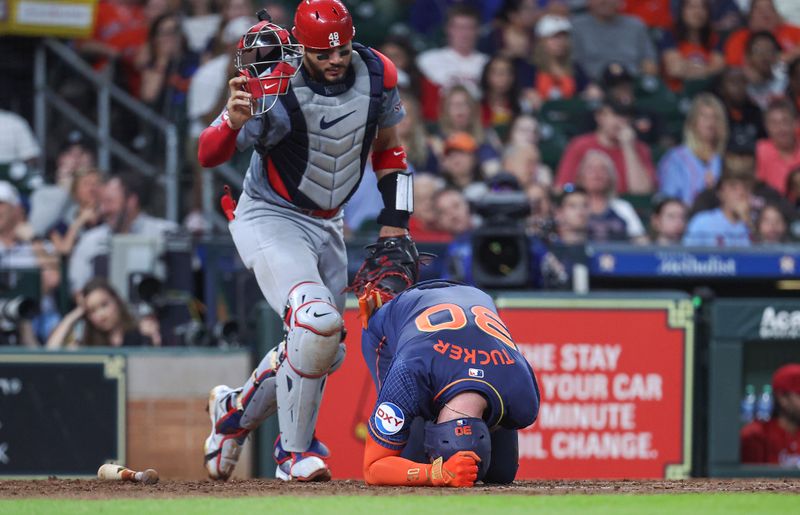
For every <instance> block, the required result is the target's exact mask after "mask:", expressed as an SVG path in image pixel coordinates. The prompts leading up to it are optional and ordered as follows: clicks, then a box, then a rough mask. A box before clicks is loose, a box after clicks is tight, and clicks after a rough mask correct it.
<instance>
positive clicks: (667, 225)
mask: <svg viewBox="0 0 800 515" xmlns="http://www.w3.org/2000/svg"><path fill="white" fill-rule="evenodd" d="M687 211H688V210H687V208H686V204H684V203H683V202H681V200H680V199H677V198H674V197H666V198H662V199H661V200H659V201H658V203H656V206H655V208H654V209H653V213H652V214H651V215H650V229H651V232H652V235H651V238H652V241H653V244H654V245H661V246H664V245H680V244H681V239H682V238H683V232H684V231H685V230H686V214H687Z"/></svg>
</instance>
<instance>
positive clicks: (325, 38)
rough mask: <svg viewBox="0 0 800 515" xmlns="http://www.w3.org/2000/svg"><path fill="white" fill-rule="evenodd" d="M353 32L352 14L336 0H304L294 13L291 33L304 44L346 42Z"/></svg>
mask: <svg viewBox="0 0 800 515" xmlns="http://www.w3.org/2000/svg"><path fill="white" fill-rule="evenodd" d="M355 33H356V29H355V28H354V27H353V18H352V17H351V16H350V12H349V11H348V10H347V7H345V6H344V4H343V3H342V2H340V1H339V0H303V1H302V2H301V3H300V5H298V6H297V11H295V13H294V27H292V34H293V35H294V37H295V38H297V41H299V42H300V43H301V44H302V45H303V46H305V47H306V48H313V49H317V50H324V49H326V48H333V47H337V46H341V45H346V44H347V43H349V42H350V41H352V39H353V36H354V35H355Z"/></svg>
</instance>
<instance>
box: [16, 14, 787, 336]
mask: <svg viewBox="0 0 800 515" xmlns="http://www.w3.org/2000/svg"><path fill="white" fill-rule="evenodd" d="M345 3H346V5H347V6H348V7H349V8H350V10H351V12H352V13H353V16H354V20H355V26H356V37H355V40H356V41H359V42H361V43H364V44H367V45H370V46H372V47H374V48H376V49H378V50H379V51H380V52H382V53H383V54H385V55H386V56H388V57H389V58H390V59H391V60H392V61H393V62H394V63H395V65H396V66H397V68H398V83H399V84H398V85H399V88H400V94H401V97H402V99H403V103H404V105H405V110H406V117H405V119H404V120H403V121H402V122H401V125H400V127H399V129H400V130H399V132H400V136H401V139H402V143H403V146H404V147H405V149H406V151H407V155H408V162H409V168H410V169H412V171H413V172H414V173H415V189H414V197H415V198H414V204H415V211H414V214H413V216H412V218H411V235H412V237H413V238H414V239H415V240H416V241H418V242H436V243H445V244H450V252H451V253H452V254H453V255H454V256H457V255H459V253H463V252H465V251H466V250H465V248H466V247H468V246H469V245H468V244H467V242H469V241H470V238H471V236H472V235H473V234H474V232H475V231H476V230H478V229H480V227H481V226H482V225H484V224H485V223H486V218H487V216H486V207H485V206H484V208H483V209H482V208H481V206H482V204H484V203H485V199H486V198H488V197H487V196H492V195H494V196H495V200H496V197H497V195H500V196H501V199H502V198H507V199H508V200H509V202H516V200H515V199H520V198H522V199H524V204H525V205H524V206H523V207H524V209H517V210H509V213H508V214H507V215H506V219H505V223H510V224H517V225H519V227H522V228H523V229H524V231H525V233H526V234H527V235H528V236H529V237H530V239H531V252H532V255H533V256H534V257H536V258H537V259H539V261H537V263H538V265H537V266H539V265H540V266H541V267H542V268H543V269H544V268H546V269H548V270H549V272H548V273H549V274H550V275H551V276H552V275H555V276H558V277H561V276H563V275H564V274H563V270H560V269H559V264H558V263H554V262H553V260H552V259H551V257H550V255H549V254H548V248H550V247H551V246H552V245H558V244H563V245H576V246H580V245H585V244H587V243H598V242H622V243H625V242H627V243H630V244H634V245H643V244H652V245H659V246H660V245H684V246H719V247H748V246H756V245H778V244H784V243H788V242H791V241H793V240H795V239H796V238H797V237H798V236H800V231H798V230H797V228H798V227H799V226H798V225H797V224H795V221H796V219H797V216H798V213H800V212H799V211H798V209H800V139H799V138H800V124H798V109H800V2H798V1H796V0H635V1H634V0H484V1H477V0H472V1H470V0H465V1H453V0H416V1H414V0H406V1H390V0H372V1H366V0H361V1H356V0H352V1H346V2H345ZM294 4H295V2H294V1H291V0H287V1H277V0H267V1H263V0H261V1H260V0H185V1H180V0H100V2H99V5H98V13H97V19H96V25H95V29H94V33H93V35H92V37H90V38H87V39H82V40H74V41H70V42H69V44H70V45H71V46H72V47H73V48H74V49H75V50H76V51H77V52H78V53H79V54H80V55H81V56H82V57H83V58H84V59H86V60H87V62H89V63H90V64H91V65H92V66H93V67H94V69H95V70H97V71H100V72H103V71H107V72H108V73H109V76H110V77H111V78H112V79H113V80H114V82H115V83H116V84H117V85H119V86H120V87H121V88H123V89H124V90H126V91H127V92H129V93H130V94H131V95H133V96H134V97H136V98H138V99H139V100H140V101H141V102H143V103H144V104H145V105H147V106H148V107H150V108H152V109H153V110H155V111H156V112H158V113H160V114H161V115H162V116H164V117H165V118H167V119H169V120H171V121H173V122H174V123H176V124H177V126H178V127H179V129H180V131H181V134H182V137H183V140H184V141H185V145H183V154H184V155H183V156H182V163H184V165H183V169H182V171H181V177H182V182H181V184H182V188H181V190H182V198H181V203H182V204H181V215H182V217H181V219H182V223H181V224H174V223H172V222H168V221H166V220H163V219H160V218H156V217H154V216H151V215H149V214H148V213H147V212H148V210H149V207H152V208H154V209H155V210H154V212H157V211H158V209H157V208H158V207H159V206H156V205H152V203H153V202H152V201H153V200H157V197H158V195H155V194H154V188H153V186H152V185H148V183H147V182H146V181H144V180H143V177H142V175H141V174H138V173H136V172H137V171H136V170H125V169H122V167H120V166H116V164H115V165H114V166H112V168H113V169H111V170H99V169H98V168H97V162H96V155H95V148H96V147H95V146H94V143H93V142H92V141H91V140H89V139H88V138H87V136H86V135H85V134H82V133H80V132H78V131H75V130H74V127H72V128H69V127H68V128H67V129H64V130H62V131H61V133H58V132H56V134H55V135H54V137H53V138H51V141H48V142H37V141H36V139H35V137H34V136H33V134H32V131H31V129H30V125H29V123H28V121H27V120H26V119H25V118H23V117H21V116H19V115H18V114H15V113H14V112H12V111H10V110H0V270H3V271H4V273H5V272H7V271H8V270H11V269H24V268H29V267H38V268H40V269H41V281H40V282H41V289H42V298H41V303H40V304H41V305H40V308H41V309H40V314H39V315H38V317H37V318H35V319H34V321H33V324H32V327H31V330H30V331H29V334H27V335H26V342H28V344H30V345H46V346H47V347H49V348H59V347H65V346H74V345H91V344H92V342H95V341H108V342H111V343H112V344H113V345H133V344H154V345H158V344H160V343H161V341H162V336H163V331H161V330H160V329H159V326H158V318H157V317H155V316H153V314H152V313H151V312H147V310H145V312H142V313H140V312H135V313H131V312H129V308H128V307H127V306H126V304H127V302H126V300H125V299H121V297H120V294H119V293H118V292H115V291H114V288H113V287H112V286H111V285H110V284H109V282H108V281H106V280H104V279H102V278H98V277H95V276H96V275H97V273H96V272H97V267H96V266H94V263H95V262H96V258H97V256H100V255H102V254H103V253H104V252H107V246H108V244H107V241H108V238H109V237H110V236H111V235H119V234H133V235H145V236H149V237H153V238H169V236H167V235H169V234H173V233H174V232H175V231H179V230H184V231H188V232H190V233H192V234H194V235H196V236H197V235H201V234H208V233H210V232H211V230H212V229H211V228H212V224H210V223H209V222H210V221H209V220H207V219H206V214H205V213H203V212H202V210H201V203H200V199H201V188H200V184H201V180H200V177H201V176H200V174H201V173H207V172H203V171H202V169H201V168H200V167H199V165H198V164H197V162H196V140H197V136H198V135H199V133H200V132H201V131H202V130H203V129H204V128H205V127H206V126H207V125H208V124H209V123H210V122H211V121H212V120H213V119H214V118H215V117H216V116H217V115H218V114H219V113H220V111H221V110H222V108H223V107H224V105H225V102H226V99H227V87H226V83H227V79H228V78H230V77H232V76H233V75H234V74H235V69H234V67H233V59H232V53H233V51H234V50H235V48H236V45H237V43H238V41H239V38H240V37H241V35H242V34H243V33H244V32H245V31H246V30H247V29H248V28H249V27H250V26H251V25H253V24H254V23H256V20H255V18H254V13H255V12H256V10H257V9H259V8H266V9H267V10H268V12H269V13H270V15H271V16H272V18H273V21H275V22H276V23H278V24H281V25H283V26H286V27H291V20H292V15H293V9H294ZM73 89H75V88H73ZM68 93H69V94H70V95H71V96H72V98H77V99H78V101H77V102H78V104H80V103H81V101H82V102H84V103H85V102H89V103H90V102H91V101H92V98H91V93H90V92H89V91H86V92H85V93H82V92H80V91H79V92H77V93H76V91H69V92H68ZM6 104H7V103H4V104H3V105H4V106H6ZM9 105H12V107H13V103H11V104H9ZM6 107H7V106H6ZM114 119H115V120H116V121H117V123H115V137H116V138H119V139H121V140H123V142H124V143H125V144H129V145H130V147H131V148H133V149H134V150H136V151H138V152H140V153H142V154H147V153H153V152H154V148H156V147H157V146H158V145H159V141H158V138H157V136H155V135H154V134H152V133H149V132H148V129H146V128H144V127H140V126H138V125H137V124H135V123H125V119H123V118H119V117H116V118H114ZM247 157H248V156H240V159H239V160H238V162H239V163H240V164H241V165H242V167H243V168H242V171H243V169H244V167H246V163H247V161H248V159H247ZM41 163H45V164H46V166H45V167H44V170H41V171H42V172H43V173H41V174H38V175H37V174H33V173H32V172H31V171H32V170H35V169H36V167H37V166H39V168H41V166H40V164H41ZM368 163H369V161H368ZM367 166H368V167H369V164H368V165H367ZM374 183H375V178H374V174H372V173H370V171H369V170H368V171H367V173H365V176H364V180H363V181H362V185H361V187H360V188H359V190H358V192H357V193H356V194H355V195H354V196H353V198H352V200H351V202H350V203H349V204H348V206H347V207H346V209H345V225H346V229H347V235H348V237H352V238H357V237H359V236H368V237H372V236H374V234H375V229H376V225H375V218H376V216H377V214H378V212H379V211H380V208H381V202H382V201H381V198H380V196H379V194H378V191H377V189H376V188H375V185H374ZM231 186H232V187H234V188H238V187H240V185H239V184H231ZM502 195H507V197H502ZM214 196H217V193H216V192H215V193H214ZM156 203H157V202H156ZM793 228H795V230H794V231H793ZM462 264H463V263H462ZM456 275H458V274H456ZM460 278H462V279H467V280H468V279H469V277H466V276H465V273H462V274H461V275H460ZM3 280H5V279H3V277H0V281H3ZM557 282H558V281H556V283H557ZM545 285H546V284H545ZM532 286H542V283H541V282H537V283H535V284H532ZM0 287H2V283H1V282H0ZM2 297H3V295H2V293H0V298H2ZM134 311H136V310H134ZM0 318H1V317H0Z"/></svg>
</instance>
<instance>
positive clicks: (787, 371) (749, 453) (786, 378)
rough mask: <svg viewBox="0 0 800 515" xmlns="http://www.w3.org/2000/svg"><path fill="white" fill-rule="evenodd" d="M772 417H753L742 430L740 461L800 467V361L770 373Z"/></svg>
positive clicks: (793, 467)
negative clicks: (766, 418)
mask: <svg viewBox="0 0 800 515" xmlns="http://www.w3.org/2000/svg"><path fill="white" fill-rule="evenodd" d="M772 393H773V395H774V398H775V407H774V408H773V414H772V418H771V419H770V420H768V421H763V420H756V421H755V422H751V423H749V424H747V425H746V426H744V427H743V428H742V431H741V458H742V463H765V464H774V465H780V466H781V467H786V468H791V469H794V470H797V469H798V468H800V364H798V363H790V364H788V365H784V366H782V367H780V368H779V369H778V370H776V371H775V373H774V374H773V376H772Z"/></svg>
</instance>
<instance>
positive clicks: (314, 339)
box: [277, 282, 343, 452]
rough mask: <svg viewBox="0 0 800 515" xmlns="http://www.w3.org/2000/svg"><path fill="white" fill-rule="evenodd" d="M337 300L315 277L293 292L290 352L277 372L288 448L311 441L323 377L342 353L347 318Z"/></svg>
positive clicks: (300, 448) (281, 423)
mask: <svg viewBox="0 0 800 515" xmlns="http://www.w3.org/2000/svg"><path fill="white" fill-rule="evenodd" d="M333 300H334V297H333V295H331V293H330V291H329V290H328V289H327V288H326V287H325V286H323V285H321V284H318V283H312V282H304V283H300V284H298V285H296V286H295V287H294V288H292V291H291V292H290V293H289V303H288V307H287V312H286V317H285V319H284V322H285V323H286V325H287V327H288V334H287V337H286V357H285V359H284V361H283V363H281V366H280V367H279V368H278V373H277V393H278V424H279V426H280V430H281V444H282V446H283V449H284V450H286V451H289V452H305V451H306V450H307V449H308V448H309V447H310V446H311V442H312V439H313V437H314V428H315V426H316V424H317V414H318V413H319V404H320V401H321V400H322V392H323V390H324V388H325V380H326V379H327V375H328V371H329V370H330V369H331V366H332V365H333V364H334V361H335V359H336V356H337V353H339V352H340V350H339V349H340V345H339V342H340V339H341V332H342V326H343V321H342V316H341V315H340V314H339V311H338V310H337V309H336V306H335V305H334V303H333Z"/></svg>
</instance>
